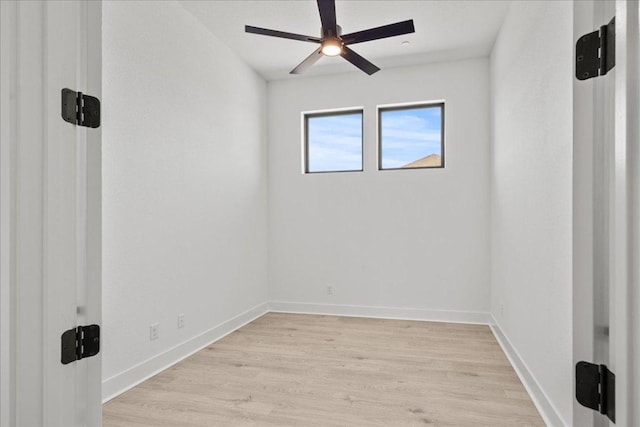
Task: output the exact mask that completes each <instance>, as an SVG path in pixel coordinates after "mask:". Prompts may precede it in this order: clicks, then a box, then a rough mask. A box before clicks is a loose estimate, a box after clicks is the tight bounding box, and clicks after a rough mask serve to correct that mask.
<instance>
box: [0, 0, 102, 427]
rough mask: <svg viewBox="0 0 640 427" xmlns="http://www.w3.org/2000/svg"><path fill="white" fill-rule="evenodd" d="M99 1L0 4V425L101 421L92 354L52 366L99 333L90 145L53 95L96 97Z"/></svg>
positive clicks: (97, 187) (95, 155) (94, 169)
mask: <svg viewBox="0 0 640 427" xmlns="http://www.w3.org/2000/svg"><path fill="white" fill-rule="evenodd" d="M101 7H102V6H101V3H100V2H99V1H29V2H25V1H17V2H14V1H1V2H0V19H1V24H2V25H1V26H0V31H1V34H0V35H1V37H0V39H1V40H2V44H1V45H0V46H1V48H2V50H1V55H0V58H1V63H0V65H1V74H2V80H1V82H2V87H1V90H2V95H1V100H2V103H1V106H2V110H1V116H0V117H1V120H2V121H1V126H0V129H1V136H2V175H1V177H2V186H1V189H2V212H1V213H2V221H1V224H2V246H1V248H2V252H1V255H2V268H3V272H2V276H1V277H2V284H1V285H2V293H0V296H1V297H2V300H1V301H0V307H1V309H2V316H1V317H0V322H1V323H0V332H1V333H2V350H1V351H0V356H2V364H3V365H2V370H1V371H0V373H1V374H2V376H1V377H0V386H1V387H0V393H2V394H1V395H0V398H1V401H2V408H1V409H2V414H1V416H0V423H2V425H3V426H5V425H6V426H41V425H43V426H65V427H66V426H85V425H100V423H101V411H100V409H101V405H100V394H101V393H100V391H101V390H100V389H101V385H100V384H101V378H100V377H101V365H100V362H101V360H100V354H98V355H97V356H94V357H92V358H87V359H83V360H79V361H76V362H73V363H69V364H65V365H63V364H62V363H61V335H62V333H63V332H64V331H66V330H69V329H73V328H76V327H77V326H78V325H87V324H98V325H99V324H100V322H101V311H100V306H101V304H100V299H101V298H100V297H101V289H100V286H101V285H100V280H101V262H100V259H101V254H100V248H101V243H100V241H101V225H100V221H101V182H100V179H101V170H100V167H101V146H100V144H101V135H100V129H99V128H98V129H89V128H86V127H80V126H76V125H73V124H70V123H67V122H65V121H64V120H63V119H62V116H61V104H62V102H61V90H62V89H63V88H69V89H72V90H75V91H82V92H83V93H87V94H90V95H93V96H96V97H98V98H100V95H101V93H100V90H101V74H100V73H101Z"/></svg>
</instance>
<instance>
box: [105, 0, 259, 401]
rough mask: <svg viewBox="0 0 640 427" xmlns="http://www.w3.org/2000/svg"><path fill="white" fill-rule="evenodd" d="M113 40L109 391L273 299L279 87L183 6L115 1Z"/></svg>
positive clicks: (108, 68) (108, 67)
mask: <svg viewBox="0 0 640 427" xmlns="http://www.w3.org/2000/svg"><path fill="white" fill-rule="evenodd" d="M103 31H104V34H103V37H104V38H103V40H104V45H103V55H104V57H103V64H104V70H103V76H104V91H103V114H104V115H103V132H104V133H103V147H104V154H103V155H104V189H103V206H104V208H103V217H104V229H103V240H104V280H103V301H104V312H103V313H104V322H103V325H104V346H103V351H104V356H103V357H104V364H103V378H104V379H105V380H106V382H105V392H104V394H105V396H109V395H111V394H113V393H115V392H117V391H118V390H120V389H122V388H123V387H126V386H129V385H131V383H132V382H134V381H138V380H140V379H142V378H141V376H144V375H148V374H150V373H152V370H153V369H159V368H161V367H162V366H164V365H166V364H167V363H170V362H172V361H175V358H176V357H182V356H183V355H184V352H185V351H187V350H193V349H194V348H196V347H197V345H204V344H205V343H206V340H207V339H212V338H215V336H216V334H218V333H219V332H220V333H224V332H225V330H226V329H229V328H222V329H220V328H218V329H216V330H215V331H213V330H212V328H214V327H216V326H218V325H220V324H222V323H223V322H225V321H228V320H229V319H234V318H236V316H238V315H239V314H241V313H243V312H245V311H247V310H250V309H252V308H254V307H256V306H257V305H259V304H262V303H265V302H266V301H267V283H266V280H267V279H266V278H267V267H266V261H267V255H266V253H267V232H266V218H267V211H266V206H267V202H266V194H267V193H266V177H267V176H266V138H265V135H266V124H265V123H266V122H265V106H266V104H265V103H266V83H265V82H264V81H263V80H262V79H261V78H259V77H258V76H257V74H256V73H255V72H254V71H252V70H251V69H250V68H249V67H248V66H247V65H245V64H244V63H243V62H242V61H241V60H240V59H239V58H238V57H237V56H236V55H235V54H234V53H233V52H232V51H230V50H229V49H228V48H227V47H226V46H225V45H223V44H222V43H221V42H220V41H218V40H217V39H216V38H215V37H214V36H212V35H211V34H210V33H209V32H208V31H207V30H206V29H205V28H204V27H203V26H202V25H201V24H200V23H199V22H198V21H197V20H196V19H195V18H194V17H193V16H192V15H190V14H189V13H188V12H187V11H186V10H184V9H183V8H182V6H180V5H179V4H177V3H174V2H110V1H107V2H105V3H104V21H103ZM179 313H184V315H185V321H186V326H185V327H184V329H178V328H177V316H178V314H179ZM249 318H250V317H246V316H245V317H242V316H240V317H239V318H237V319H239V320H238V321H237V322H235V323H234V324H235V325H236V326H237V323H238V322H240V321H245V320H247V319H249ZM156 322H157V323H159V325H160V338H159V339H158V340H156V341H153V342H151V341H150V339H149V325H150V324H152V323H156ZM212 331H213V332H212ZM214 332H215V333H214ZM201 334H204V335H201ZM185 342H186V343H187V344H185V345H182V346H180V344H182V343H185ZM176 346H178V347H176Z"/></svg>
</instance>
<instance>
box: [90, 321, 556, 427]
mask: <svg viewBox="0 0 640 427" xmlns="http://www.w3.org/2000/svg"><path fill="white" fill-rule="evenodd" d="M103 413H104V425H105V426H106V427H116V426H123V427H124V426H127V427H135V426H225V427H226V426H424V425H439V426H445V425H449V426H452V425H456V426H543V425H544V423H543V421H542V419H541V418H540V415H539V414H538V412H537V411H536V409H535V407H534V406H533V403H532V402H531V399H530V398H529V396H528V395H527V393H526V391H525V390H524V388H523V386H522V384H521V383H520V381H519V380H518V377H517V376H516V374H515V372H514V371H513V369H512V368H511V366H510V364H509V362H508V361H507V358H506V357H505V355H504V353H503V352H502V350H501V349H500V347H499V345H498V343H497V342H496V340H495V338H494V337H493V335H492V333H491V331H490V329H489V328H488V327H487V326H480V325H460V324H450V323H434V322H413V321H403V320H381V319H366V318H354V317H338V316H314V315H297V314H276V313H269V314H266V315H264V316H262V317H260V318H259V319H257V320H255V321H253V322H252V323H250V324H248V325H246V326H244V327H243V328H241V329H240V330H238V331H236V332H234V333H233V334H230V335H228V336H227V337H225V338H223V339H222V340H220V341H218V342H216V343H215V344H213V345H211V346H209V347H207V348H206V349H204V350H202V351H200V352H198V353H196V354H195V355H193V356H191V357H189V358H188V359H186V360H184V361H183V362H181V363H179V364H177V365H175V366H173V367H171V368H170V369H168V370H166V371H164V372H162V373H160V374H159V375H156V376H155V377H153V378H151V379H149V380H148V381H146V382H144V383H142V384H140V385H139V386H137V387H135V388H133V389H132V390H130V391H128V392H126V393H124V394H122V395H120V396H119V397H117V398H115V399H113V400H111V401H110V402H108V403H107V404H105V405H104V410H103Z"/></svg>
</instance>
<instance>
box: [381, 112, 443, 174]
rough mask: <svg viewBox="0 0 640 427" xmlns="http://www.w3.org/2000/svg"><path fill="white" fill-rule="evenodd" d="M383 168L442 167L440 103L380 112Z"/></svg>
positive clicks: (441, 113)
mask: <svg viewBox="0 0 640 427" xmlns="http://www.w3.org/2000/svg"><path fill="white" fill-rule="evenodd" d="M379 114H380V116H379V120H380V166H381V169H411V168H433V167H442V166H444V163H443V153H442V149H443V132H442V131H443V129H442V115H443V114H444V108H443V106H442V105H441V104H439V105H430V106H424V107H408V108H390V109H380V113H379Z"/></svg>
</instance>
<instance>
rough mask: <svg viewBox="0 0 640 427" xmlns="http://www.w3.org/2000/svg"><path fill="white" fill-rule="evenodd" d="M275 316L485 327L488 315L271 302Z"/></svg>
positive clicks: (469, 312)
mask: <svg viewBox="0 0 640 427" xmlns="http://www.w3.org/2000/svg"><path fill="white" fill-rule="evenodd" d="M269 307H270V311H272V312H276V313H301V314H328V315H335V316H351V317H373V318H379V319H399V320H424V321H429V322H452V323H474V324H480V325H488V324H489V320H490V317H489V313H485V312H481V311H451V310H425V309H420V308H396V307H374V306H366V305H341V304H312V303H301V302H287V301H271V303H270V304H269Z"/></svg>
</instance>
